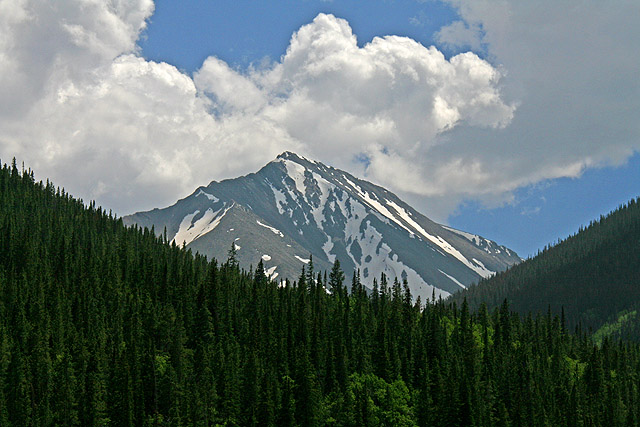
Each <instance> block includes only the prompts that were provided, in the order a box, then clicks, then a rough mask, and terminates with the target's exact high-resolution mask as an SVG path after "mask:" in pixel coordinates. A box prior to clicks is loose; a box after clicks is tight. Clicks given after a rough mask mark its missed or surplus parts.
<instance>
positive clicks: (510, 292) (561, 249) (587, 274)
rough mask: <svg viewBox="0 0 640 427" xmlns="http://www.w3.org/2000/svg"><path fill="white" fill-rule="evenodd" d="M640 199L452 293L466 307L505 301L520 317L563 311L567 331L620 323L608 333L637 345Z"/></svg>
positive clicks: (638, 339)
mask: <svg viewBox="0 0 640 427" xmlns="http://www.w3.org/2000/svg"><path fill="white" fill-rule="evenodd" d="M639 254H640V198H639V199H636V200H633V199H632V200H631V201H629V202H628V203H627V204H625V205H623V206H620V207H619V208H618V209H616V210H615V211H613V212H611V213H610V214H609V215H606V216H605V215H602V216H601V217H600V218H599V219H597V220H594V221H592V222H591V223H590V224H589V225H588V226H587V227H581V228H580V230H579V231H578V232H577V233H576V234H574V235H573V236H570V237H569V238H567V239H565V240H563V241H561V242H558V243H557V244H556V245H553V246H547V247H546V248H545V249H544V250H542V251H541V252H540V253H539V254H538V255H537V256H535V257H533V258H531V259H528V260H526V261H524V262H522V263H521V264H518V265H516V266H514V267H512V268H511V269H509V270H507V271H505V272H502V273H498V274H496V275H495V276H493V277H491V278H489V279H485V280H482V281H480V283H479V284H478V285H474V286H470V287H469V288H468V289H467V290H465V291H462V292H459V293H458V294H456V295H454V296H453V297H452V298H451V300H450V301H452V302H453V301H455V302H457V303H458V304H460V303H461V302H462V301H463V300H464V299H465V298H466V299H467V301H468V302H469V304H470V306H471V307H474V308H477V307H479V306H480V304H482V303H486V304H487V305H488V306H489V308H492V307H498V306H499V305H500V304H502V302H503V301H504V299H505V298H506V299H507V300H508V301H509V303H510V306H511V308H512V309H513V310H515V311H518V312H519V313H528V312H534V313H535V312H542V313H544V312H546V311H547V309H549V308H550V309H551V310H552V312H554V313H560V312H561V311H563V310H564V312H565V316H566V320H567V323H568V325H569V327H573V326H575V325H577V324H581V325H582V327H583V328H585V329H588V328H592V329H593V330H594V331H596V330H597V329H599V328H601V327H602V326H603V325H604V324H605V322H609V323H612V324H615V323H621V324H620V325H619V326H620V328H622V329H624V331H623V332H620V328H618V329H615V331H613V330H612V334H613V335H616V336H620V337H624V338H632V339H635V340H637V341H640V324H639V323H638V322H637V320H636V319H635V314H633V315H631V316H627V317H626V318H624V317H623V318H621V319H620V320H621V321H623V322H619V321H618V319H619V318H620V317H621V316H624V315H625V314H627V313H629V312H633V311H635V310H636V309H637V308H638V306H639V305H640V256H639Z"/></svg>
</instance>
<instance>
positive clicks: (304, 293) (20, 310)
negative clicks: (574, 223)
mask: <svg viewBox="0 0 640 427" xmlns="http://www.w3.org/2000/svg"><path fill="white" fill-rule="evenodd" d="M166 240H167V239H166V237H160V238H158V237H156V236H155V234H154V232H153V231H150V230H140V229H137V228H131V229H127V228H125V227H123V226H122V223H121V221H120V220H118V219H116V218H114V217H113V216H112V215H110V214H106V213H104V212H102V210H101V209H100V208H96V207H95V206H94V205H93V204H90V205H89V206H88V207H87V206H84V205H83V203H82V202H81V201H77V200H74V199H73V198H71V197H70V196H69V195H67V194H65V192H64V191H62V190H57V189H55V188H54V187H53V186H52V185H51V184H48V183H47V184H42V183H36V182H34V180H33V177H32V175H31V174H30V173H29V172H26V173H21V172H19V171H18V170H17V168H15V167H9V168H7V167H5V168H3V169H2V170H0V425H2V426H3V427H4V426H29V425H34V426H40V425H70V426H74V425H76V426H80V425H81V426H127V425H135V426H182V425H184V426H192V425H194V426H214V425H229V426H232V425H256V426H257V425H260V426H314V425H336V426H363V425H364V426H367V425H369V426H376V425H394V426H396V425H397V426H414V425H419V426H456V425H459V426H468V425H475V426H489V425H554V426H556V425H557V426H562V425H604V424H607V425H614V426H615V425H623V424H624V425H635V424H637V422H638V419H639V411H640V396H638V389H639V388H640V384H639V381H640V379H639V378H638V376H637V372H638V368H639V367H640V348H639V347H638V346H637V345H635V344H622V343H619V342H612V341H610V340H608V339H606V338H605V339H604V340H603V341H602V344H601V345H600V346H595V345H594V344H593V342H592V341H591V340H590V338H588V337H587V335H586V334H584V333H580V332H578V333H576V334H569V333H567V331H566V329H565V327H564V324H563V322H562V321H561V319H559V318H558V317H554V316H551V315H550V314H548V315H537V316H535V317H532V316H528V317H526V318H521V317H520V316H519V315H517V314H515V313H512V312H511V310H510V307H509V305H508V304H506V303H504V304H502V305H501V306H500V307H498V308H496V309H495V310H493V311H492V312H490V311H489V310H487V308H486V307H482V308H481V309H480V310H478V311H477V312H474V311H473V310H470V308H469V305H468V304H467V303H466V302H465V301H461V303H460V304H449V303H444V302H442V301H440V302H437V303H436V302H434V303H433V304H429V305H427V306H426V307H424V306H420V304H419V303H418V304H415V303H413V301H412V299H411V295H410V293H409V292H408V286H407V285H406V283H402V282H399V281H398V280H394V281H393V282H391V280H388V279H387V278H386V277H384V276H383V277H381V278H380V281H379V282H377V283H376V291H377V292H376V293H375V294H373V295H368V294H367V293H366V291H365V289H364V287H363V286H362V284H361V283H360V277H359V274H358V273H355V274H354V275H353V279H352V291H351V294H349V293H348V292H347V290H346V289H347V288H346V286H344V274H343V273H342V272H341V271H340V269H339V265H337V264H336V266H335V268H334V269H333V270H332V271H331V272H330V274H328V275H322V274H318V275H316V273H317V272H314V271H313V268H312V266H309V267H310V268H308V269H307V270H306V271H303V272H302V274H301V275H300V279H299V281H297V282H294V283H293V284H291V283H289V282H285V283H282V284H281V285H280V286H279V285H278V284H276V283H274V282H272V281H269V280H267V278H266V277H265V275H264V266H263V265H261V264H259V265H258V267H257V268H256V270H255V272H245V271H242V270H240V268H239V266H238V264H237V262H236V260H235V259H234V257H235V255H234V250H233V249H232V250H231V251H230V258H229V260H228V261H226V262H225V263H222V264H218V263H217V262H215V261H211V262H208V261H207V260H206V259H205V258H203V257H200V256H198V255H193V254H191V253H190V252H189V251H185V250H184V249H183V248H179V247H177V246H176V245H168V244H167V242H166ZM327 276H328V277H327ZM325 283H326V284H327V285H328V287H329V288H330V289H331V291H332V292H331V293H328V292H326V290H325V286H324V284H325ZM378 285H379V286H378Z"/></svg>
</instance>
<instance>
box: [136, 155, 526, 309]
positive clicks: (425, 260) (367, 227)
mask: <svg viewBox="0 0 640 427" xmlns="http://www.w3.org/2000/svg"><path fill="white" fill-rule="evenodd" d="M124 222H125V224H127V225H133V224H138V225H139V226H142V227H149V228H150V227H151V226H154V227H155V230H156V232H157V233H158V234H160V233H162V232H163V230H164V229H165V228H166V232H167V236H168V238H169V239H170V240H171V241H174V242H175V243H176V244H178V245H182V244H185V245H186V246H187V247H188V248H191V249H192V250H194V251H197V252H200V253H201V254H204V255H207V256H209V257H215V258H217V259H226V257H227V253H228V250H229V249H230V248H231V245H234V247H235V248H236V250H237V258H238V261H239V262H240V265H242V266H244V267H248V266H249V265H254V266H255V265H256V264H257V263H258V261H259V260H260V259H262V260H263V263H264V266H265V270H266V273H267V275H268V276H270V277H271V278H273V279H276V278H289V279H291V280H294V279H296V278H297V277H298V276H299V275H300V271H301V268H302V266H303V264H308V263H309V254H311V255H313V264H314V266H315V268H316V271H317V270H329V269H330V268H331V265H332V263H333V262H334V261H335V260H336V259H338V260H339V261H340V264H341V266H342V269H343V270H344V271H345V272H347V274H350V272H351V271H355V270H356V269H359V270H360V274H361V280H362V282H363V283H364V284H365V285H367V286H369V287H370V286H371V283H372V281H373V278H374V277H375V278H378V279H380V276H381V273H385V274H386V276H387V277H390V278H391V279H393V278H395V277H397V278H398V279H407V281H408V282H409V287H410V288H411V292H412V294H413V295H414V297H417V296H420V297H421V298H422V299H423V300H424V299H425V298H430V297H431V295H432V292H434V291H435V294H436V296H439V295H442V296H443V297H445V296H448V295H449V294H451V293H453V292H455V291H458V290H460V289H461V288H465V287H466V286H467V285H469V284H471V283H474V282H477V281H478V280H479V279H480V278H481V277H488V276H490V275H492V274H493V273H495V272H497V271H502V270H504V269H506V268H507V267H509V266H511V265H513V264H516V263H518V262H520V260H521V259H520V257H518V255H517V254H516V253H515V252H513V251H511V250H509V249H507V248H506V247H504V246H500V245H498V244H496V243H495V242H492V241H490V240H487V239H484V238H482V237H480V236H477V235H474V234H469V233H466V232H463V231H459V230H455V229H452V228H449V227H445V226H442V225H439V224H437V223H435V222H433V221H431V220H430V219H428V218H427V217H425V216H424V215H422V214H420V213H419V212H417V211H416V210H415V209H413V208H412V207H411V206H409V205H407V204H406V203H404V202H403V201H402V200H400V199H399V198H398V197H397V196H396V195H395V194H393V193H391V192H390V191H387V190H385V189H384V188H382V187H379V186H377V185H374V184H372V183H370V182H367V181H364V180H360V179H357V178H355V177H354V176H352V175H350V174H349V173H347V172H344V171H341V170H338V169H335V168H332V167H330V166H325V165H324V164H322V163H320V162H316V161H313V160H308V159H305V158H304V157H302V156H299V155H297V154H295V153H291V152H284V153H282V154H281V155H279V156H278V157H277V158H276V159H275V160H273V161H271V162H269V163H268V164H267V165H266V166H264V167H263V168H262V169H260V170H259V171H258V172H256V173H252V174H249V175H246V176H242V177H239V178H235V179H228V180H224V181H221V182H216V181H213V182H211V183H210V184H209V185H208V186H206V187H200V188H198V189H196V191H195V192H193V194H191V195H190V196H188V197H186V198H184V199H182V200H179V201H178V202H177V203H176V204H174V205H173V206H170V207H167V208H164V209H154V210H152V211H148V212H139V213H136V214H133V215H129V216H126V217H124Z"/></svg>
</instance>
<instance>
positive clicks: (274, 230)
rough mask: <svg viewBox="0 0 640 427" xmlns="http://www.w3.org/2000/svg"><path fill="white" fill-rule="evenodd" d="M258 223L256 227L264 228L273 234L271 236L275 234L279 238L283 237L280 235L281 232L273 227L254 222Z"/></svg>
mask: <svg viewBox="0 0 640 427" xmlns="http://www.w3.org/2000/svg"><path fill="white" fill-rule="evenodd" d="M256 222H257V223H258V225H260V226H262V227H264V228H268V229H269V230H271V231H272V232H273V234H277V235H278V236H280V237H284V234H282V231H280V230H278V229H277V228H275V227H271V226H270V225H267V224H263V223H261V222H260V221H256Z"/></svg>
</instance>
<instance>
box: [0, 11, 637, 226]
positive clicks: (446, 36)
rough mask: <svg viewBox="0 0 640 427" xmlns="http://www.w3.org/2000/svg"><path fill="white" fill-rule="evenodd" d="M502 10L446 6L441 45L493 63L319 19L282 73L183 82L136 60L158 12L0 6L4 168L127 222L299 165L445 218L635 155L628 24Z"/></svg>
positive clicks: (221, 67) (204, 75)
mask: <svg viewBox="0 0 640 427" xmlns="http://www.w3.org/2000/svg"><path fill="white" fill-rule="evenodd" d="M496 4H497V3H493V2H481V1H478V2H470V3H467V2H464V4H463V3H460V4H458V3H456V2H453V6H455V7H457V8H459V10H460V16H461V20H460V21H458V22H457V23H453V24H451V25H450V26H449V27H446V28H443V29H442V30H441V31H440V33H439V34H438V37H439V42H440V43H441V44H442V45H446V46H466V47H471V48H474V49H476V48H477V49H480V48H486V49H487V53H488V54H487V58H489V61H487V60H483V59H481V58H480V57H479V56H477V55H476V54H474V53H471V52H467V53H461V54H458V55H455V56H452V57H451V58H446V57H445V56H444V55H443V54H442V52H440V51H439V50H438V49H437V48H436V47H433V46H431V47H425V46H423V45H421V44H419V43H418V42H416V41H414V40H411V39H409V38H405V37H396V36H386V37H381V38H374V39H373V40H372V41H371V42H369V43H367V44H364V45H363V46H361V47H360V46H358V43H357V39H356V36H355V35H354V34H353V32H352V30H351V28H350V26H349V24H348V22H347V21H345V20H342V19H339V18H336V17H334V16H332V15H325V14H320V15H318V16H317V17H316V18H315V19H314V20H313V22H311V23H309V24H307V25H305V26H303V27H301V28H300V29H299V30H298V31H296V32H295V33H294V34H293V35H292V38H291V40H290V44H289V46H288V48H287V51H286V53H285V54H284V55H283V56H282V58H280V59H279V60H278V61H275V62H273V63H270V64H266V65H264V64H263V65H261V66H259V67H258V66H256V67H253V68H250V69H248V70H236V69H232V68H231V67H229V65H228V64H226V63H225V62H223V61H221V60H220V59H218V58H216V57H210V58H208V59H207V60H206V61H205V62H204V63H203V65H202V67H201V69H200V70H199V71H197V72H196V73H195V74H194V75H193V76H189V75H186V74H184V73H182V72H181V71H179V70H178V69H177V68H176V67H174V66H172V65H170V64H166V63H156V62H151V61H147V60H145V59H144V58H142V57H141V56H140V53H139V52H138V50H137V47H136V41H137V40H138V37H139V36H140V33H141V31H142V30H143V29H144V28H145V26H146V20H147V19H148V18H149V17H150V16H151V15H152V13H153V3H152V2H151V1H142V0H139V1H132V2H110V3H105V2H101V1H83V2H74V1H60V2H54V3H51V2H47V1H17V0H12V1H7V0H0V34H2V36H0V99H2V100H3V101H2V104H1V105H0V156H1V158H2V160H3V161H5V162H6V161H9V160H10V157H13V156H15V157H17V158H18V159H19V160H24V161H25V163H26V164H27V165H29V166H31V167H33V168H34V169H35V170H36V172H37V173H38V175H39V176H42V177H50V178H52V179H53V180H54V182H56V183H57V184H60V185H64V186H65V187H66V188H67V190H69V191H70V192H71V193H72V194H76V195H78V196H80V197H83V198H85V199H96V200H97V202H98V203H99V204H102V205H104V206H105V207H107V208H111V209H114V211H115V212H117V213H118V214H126V213H130V212H133V211H137V210H142V209H149V208H152V207H156V206H165V205H167V204H170V203H172V202H174V201H175V200H176V199H177V198H179V197H183V196H185V195H186V194H188V193H189V192H191V191H193V189H194V188H196V187H197V186H198V185H203V184H207V183H208V182H209V181H210V180H211V179H223V178H228V177H234V176H237V175H240V174H244V173H248V172H251V171H253V170H256V169H257V168H258V167H260V166H262V165H263V164H265V163H266V162H268V161H269V160H271V159H273V158H274V157H275V155H277V154H278V153H279V152H282V151H284V150H293V151H296V152H299V153H301V154H303V155H306V156H309V157H312V158H315V159H318V160H321V161H323V162H326V163H328V164H332V165H335V166H337V167H341V168H345V169H347V170H350V171H352V172H354V173H356V174H358V175H361V176H363V175H364V176H366V177H367V178H368V179H370V180H372V181H374V182H377V183H379V184H381V185H384V186H386V187H388V188H390V189H392V190H394V191H398V192H399V193H401V194H402V195H405V196H406V197H409V198H411V199H412V201H414V202H416V201H417V202H418V204H421V205H422V206H421V207H422V208H423V209H424V210H425V212H426V213H428V214H433V215H435V216H436V217H439V218H440V219H443V218H446V215H447V214H448V213H450V212H451V211H452V210H453V209H455V207H456V205H457V204H458V203H459V202H460V201H461V200H463V199H465V198H470V197H471V198H480V199H481V200H485V201H491V200H505V197H506V198H508V195H509V194H510V192H511V191H512V190H513V189H515V188H517V187H519V186H522V185H527V184H529V183H533V182H536V181H539V180H543V179H548V178H554V177H559V176H575V175H578V174H579V173H581V171H582V170H583V169H584V168H585V167H587V166H591V165H599V164H602V163H606V162H620V161H622V160H623V159H624V158H626V156H628V155H629V154H630V153H631V152H632V151H633V150H635V149H637V148H638V135H639V134H640V131H639V129H638V124H637V121H633V120H632V121H629V120H628V119H629V118H630V115H631V114H632V112H631V111H629V109H630V108H631V109H633V108H635V107H636V106H637V104H638V101H637V100H638V99H639V98H638V96H637V95H638V83H637V82H636V80H635V78H634V77H633V76H634V75H635V74H633V72H632V71H633V64H637V63H640V61H636V60H638V59H639V58H637V48H634V51H633V52H629V47H630V46H631V44H632V42H633V40H634V39H633V38H630V39H629V40H625V39H624V36H630V35H631V34H628V33H630V32H633V31H636V30H635V27H632V26H629V27H628V28H627V27H624V26H620V25H616V26H615V27H612V28H613V29H614V30H615V31H614V35H615V36H619V38H620V42H621V43H622V44H619V45H615V46H614V48H613V49H609V50H608V51H607V50H606V48H608V47H609V46H608V45H607V44H606V43H605V42H602V41H601V40H600V38H599V35H598V34H597V31H598V30H599V28H600V27H598V25H600V26H601V27H603V28H600V29H604V27H606V28H609V27H608V26H607V25H608V24H613V23H615V24H619V22H618V21H619V20H620V19H623V20H624V19H625V16H619V15H624V14H623V13H622V12H624V11H619V12H620V13H619V15H617V14H616V13H615V12H616V11H615V10H614V9H616V8H615V7H608V8H607V9H608V10H607V11H605V12H607V13H606V14H605V18H606V19H605V21H606V22H605V23H601V22H600V21H599V20H598V19H599V18H595V17H591V15H589V14H588V13H587V12H584V13H581V14H578V15H575V14H574V15H571V14H557V16H556V15H553V16H547V15H546V14H542V15H541V14H540V13H538V12H536V11H537V10H538V8H535V9H534V8H533V6H531V7H529V8H527V7H526V6H523V5H520V4H519V3H518V4H514V5H512V4H509V3H507V2H503V3H500V4H499V7H498V8H497V9H495V10H493V8H496V7H497V6H495V5H496ZM589 6H591V5H589ZM593 7H600V6H597V4H596V3H594V6H593ZM602 8H603V9H604V7H602ZM549 9H553V8H552V7H551V5H550V6H549ZM636 16H637V15H636ZM550 18H553V19H550ZM585 20H590V21H592V22H591V24H592V27H591V28H594V32H596V34H593V35H590V36H587V37H585V39H586V40H585V41H582V40H581V39H580V37H578V35H577V34H575V35H573V34H572V33H571V28H567V25H568V23H571V25H574V26H576V25H579V23H580V22H582V21H585ZM540 22H545V23H546V27H544V28H543V29H541V30H540V31H541V33H542V34H541V35H540V34H537V33H535V32H533V33H532V31H526V30H532V29H535V28H537V27H536V25H538V24H540ZM607 23H608V24H607ZM543 30H544V31H543ZM618 33H620V34H618ZM580 35H582V33H580ZM547 37H549V39H547ZM635 40H637V37H636V38H635ZM599 41H600V42H599ZM598 42H599V43H598ZM605 51H607V53H608V55H609V56H608V57H607V59H605V58H603V53H604V52H605ZM587 53H589V55H588V56H587V57H586V58H584V55H586V54H587ZM634 55H635V56H634ZM523 61H524V62H523ZM634 61H635V62H634ZM495 64H501V65H499V66H498V65H495ZM581 65H582V67H581ZM625 85H626V87H625ZM613 89H616V92H615V93H612V92H611V91H612V90H613ZM624 89H626V90H624ZM634 91H635V98H634ZM585 102H588V104H585ZM625 108H626V110H625ZM637 111H638V110H637V109H635V112H636V113H637Z"/></svg>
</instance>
